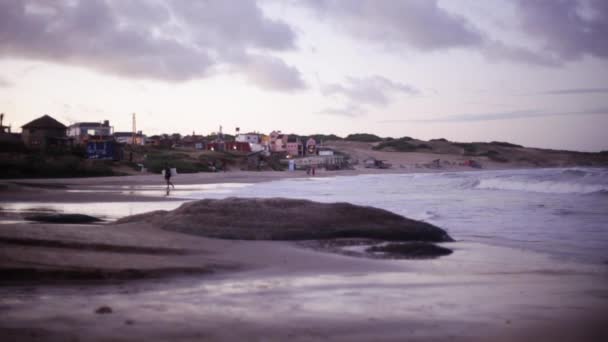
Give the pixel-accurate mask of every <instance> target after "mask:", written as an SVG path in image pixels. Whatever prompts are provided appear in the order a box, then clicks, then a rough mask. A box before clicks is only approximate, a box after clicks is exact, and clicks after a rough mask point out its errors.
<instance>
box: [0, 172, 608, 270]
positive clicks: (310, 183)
mask: <svg viewBox="0 0 608 342" xmlns="http://www.w3.org/2000/svg"><path fill="white" fill-rule="evenodd" d="M157 188H158V187H156V188H147V187H145V186H144V187H141V186H139V187H136V188H129V189H127V190H125V191H129V193H136V194H138V195H146V196H163V197H164V194H165V192H164V188H162V189H160V188H159V189H160V190H159V189H157ZM110 190H111V191H115V190H114V189H110ZM110 190H108V189H105V190H104V189H103V188H100V189H93V190H87V191H92V192H95V191H110ZM231 196H238V197H285V198H301V199H308V200H313V201H320V202H349V203H354V204H359V205H366V206H374V207H379V208H382V209H386V210H390V211H392V212H395V213H398V214H401V215H404V216H406V217H409V218H412V219H417V220H423V221H426V222H429V223H432V224H434V225H437V226H439V227H441V228H443V229H445V230H446V231H447V232H448V233H449V234H450V235H451V236H452V237H453V238H454V239H456V240H458V241H465V242H481V243H484V244H492V245H498V246H506V247H515V248H522V249H526V250H532V251H536V252H541V253H545V254H550V255H552V256H555V257H559V258H562V259H571V260H574V261H583V262H592V263H607V262H608V252H606V251H607V250H608V169H606V168H562V169H530V170H502V171H470V172H436V173H410V174H375V175H358V176H339V173H336V176H334V177H316V178H315V177H310V178H291V179H283V180H278V181H273V182H266V183H256V184H244V183H239V184H231V183H226V184H211V185H204V184H203V185H196V184H194V185H193V184H190V185H181V186H180V185H178V187H177V189H176V190H175V191H172V193H171V198H172V199H173V201H161V202H115V203H112V202H110V203H103V205H100V204H99V203H28V202H24V203H4V204H3V205H2V209H1V210H0V211H18V212H22V211H31V210H33V211H40V210H42V209H45V210H50V211H59V212H68V213H85V214H89V215H94V216H98V217H102V218H104V219H108V220H113V219H118V218H120V217H123V216H127V215H134V214H139V213H143V212H146V211H151V210H159V209H164V210H172V209H175V208H176V207H178V206H179V205H181V204H182V203H184V202H185V201H188V200H194V199H202V198H226V197H231ZM177 199H179V200H177ZM9 222H10V221H9Z"/></svg>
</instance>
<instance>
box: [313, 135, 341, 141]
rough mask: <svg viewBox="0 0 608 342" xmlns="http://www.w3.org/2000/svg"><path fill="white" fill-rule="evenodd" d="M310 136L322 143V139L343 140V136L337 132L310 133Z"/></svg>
mask: <svg viewBox="0 0 608 342" xmlns="http://www.w3.org/2000/svg"><path fill="white" fill-rule="evenodd" d="M308 137H310V138H313V139H315V141H316V142H317V143H320V142H321V141H336V140H343V139H342V138H341V137H339V136H337V135H335V134H312V135H309V136H308Z"/></svg>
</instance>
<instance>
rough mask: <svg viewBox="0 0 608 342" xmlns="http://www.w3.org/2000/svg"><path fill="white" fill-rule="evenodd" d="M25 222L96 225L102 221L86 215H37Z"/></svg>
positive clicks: (30, 216) (31, 216)
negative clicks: (95, 223)
mask: <svg viewBox="0 0 608 342" xmlns="http://www.w3.org/2000/svg"><path fill="white" fill-rule="evenodd" d="M25 220H28V221H36V222H46V223H71V224H77V223H94V222H101V221H102V220H101V219H99V218H97V217H94V216H89V215H84V214H36V215H28V216H26V217H25Z"/></svg>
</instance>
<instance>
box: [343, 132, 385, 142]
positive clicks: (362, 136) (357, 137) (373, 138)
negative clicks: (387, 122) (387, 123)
mask: <svg viewBox="0 0 608 342" xmlns="http://www.w3.org/2000/svg"><path fill="white" fill-rule="evenodd" d="M344 140H348V141H361V142H378V141H382V138H380V137H379V136H377V135H375V134H369V133H355V134H349V135H348V136H346V138H344Z"/></svg>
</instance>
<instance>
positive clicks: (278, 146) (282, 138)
mask: <svg viewBox="0 0 608 342" xmlns="http://www.w3.org/2000/svg"><path fill="white" fill-rule="evenodd" d="M287 139H288V136H287V134H283V133H281V131H272V132H271V133H270V152H285V151H287Z"/></svg>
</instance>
